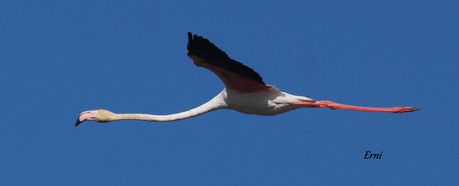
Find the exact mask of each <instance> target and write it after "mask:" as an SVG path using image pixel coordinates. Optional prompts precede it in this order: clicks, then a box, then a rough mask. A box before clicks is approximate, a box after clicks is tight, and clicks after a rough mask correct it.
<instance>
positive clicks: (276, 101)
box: [75, 32, 419, 126]
mask: <svg viewBox="0 0 459 186" xmlns="http://www.w3.org/2000/svg"><path fill="white" fill-rule="evenodd" d="M187 54H188V56H189V57H190V58H191V59H193V62H194V64H195V65H196V66H199V67H204V68H207V69H209V70H210V71H212V72H214V73H215V74H216V75H217V76H218V77H220V79H221V80H222V81H223V83H224V84H225V86H226V88H225V89H223V91H222V92H220V93H219V94H218V95H217V96H215V97H214V98H213V99H211V100H210V101H208V102H207V103H205V104H203V105H201V106H199V107H196V108H194V109H191V110H189V111H185V112H181V113H177V114H171V115H151V114H115V113H112V112H110V111H107V110H103V109H100V110H92V111H85V112H83V113H81V115H80V117H79V118H78V120H77V122H76V124H75V126H78V125H79V124H80V123H82V122H84V121H87V120H94V121H98V122H110V121H117V120H144V121H163V122H164V121H176V120H182V119H187V118H191V117H195V116H199V115H201V114H204V113H207V112H210V111H214V110H218V109H233V110H236V111H239V112H242V113H246V114H256V115H266V116H273V115H277V114H281V113H285V112H288V111H291V110H294V109H298V108H304V107H328V108H331V109H346V110H356V111H371V112H393V113H403V112H412V111H416V110H419V109H418V108H414V107H393V108H372V107H357V106H350V105H343V104H338V103H333V102H331V101H315V100H313V99H311V98H309V97H303V96H295V95H291V94H288V93H285V92H282V91H280V90H279V89H277V88H276V87H274V86H271V85H266V84H265V83H264V82H263V79H262V78H261V76H260V75H259V74H258V73H257V72H255V71H254V70H253V69H251V68H249V67H247V66H245V65H243V64H242V63H240V62H237V61H235V60H233V59H231V58H229V57H228V55H227V54H226V53H225V52H223V51H221V50H220V49H219V48H218V47H216V46H215V45H214V44H213V43H211V42H210V41H209V40H207V39H205V38H203V37H202V36H197V35H192V34H191V33H189V32H188V46H187Z"/></svg>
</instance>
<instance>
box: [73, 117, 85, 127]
mask: <svg viewBox="0 0 459 186" xmlns="http://www.w3.org/2000/svg"><path fill="white" fill-rule="evenodd" d="M80 123H83V122H82V121H80V117H78V119H77V121H76V122H75V127H78V125H79V124H80Z"/></svg>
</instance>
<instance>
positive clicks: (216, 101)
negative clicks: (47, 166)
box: [110, 90, 227, 122]
mask: <svg viewBox="0 0 459 186" xmlns="http://www.w3.org/2000/svg"><path fill="white" fill-rule="evenodd" d="M224 92H225V90H223V91H222V92H221V93H219V94H218V95H217V96H215V97H214V98H212V99H211V100H210V101H208V102H207V103H204V104H203V105H201V106H199V107H196V108H194V109H191V110H188V111H185V112H180V113H177V114H171V115H151V114H114V115H112V116H111V118H110V120H112V121H116V120H143V121H161V122H165V121H177V120H182V119H187V118H191V117H196V116H199V115H201V114H205V113H207V112H210V111H214V110H218V109H221V108H227V105H226V102H225V99H224V97H223V95H222V94H224Z"/></svg>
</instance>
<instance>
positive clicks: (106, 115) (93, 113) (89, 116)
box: [75, 109, 115, 127]
mask: <svg viewBox="0 0 459 186" xmlns="http://www.w3.org/2000/svg"><path fill="white" fill-rule="evenodd" d="M113 115H115V113H113V112H110V111H108V110H104V109H99V110H88V111H84V112H82V113H81V114H80V117H78V119H77V121H76V123H75V127H76V126H78V125H79V124H81V123H83V122H84V121H97V122H101V123H104V122H109V121H112V119H111V118H112V116H113Z"/></svg>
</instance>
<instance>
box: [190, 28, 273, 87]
mask: <svg viewBox="0 0 459 186" xmlns="http://www.w3.org/2000/svg"><path fill="white" fill-rule="evenodd" d="M187 54H188V56H189V57H190V58H191V59H193V62H194V64H195V65H196V66H199V67H204V68H207V69H209V70H210V71H212V72H214V73H215V74H216V75H217V76H218V77H220V79H221V80H222V81H223V83H224V84H225V86H226V87H227V88H229V89H233V90H238V91H240V92H258V91H266V90H268V89H269V88H271V86H268V85H266V84H265V83H264V82H263V78H261V76H260V75H259V74H258V73H257V72H255V71H254V70H253V69H251V68H250V67H247V66H245V65H244V64H242V63H240V62H237V61H236V60H234V59H231V58H230V57H229V56H228V55H227V54H226V53H225V52H223V51H222V50H220V49H219V48H218V47H217V46H215V45H214V44H213V43H211V42H210V41H209V40H208V39H205V38H203V37H202V36H198V35H196V34H195V35H193V34H191V33H190V32H188V46H187Z"/></svg>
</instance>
